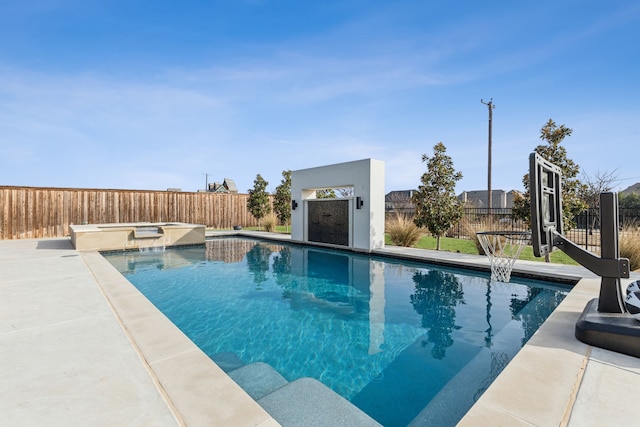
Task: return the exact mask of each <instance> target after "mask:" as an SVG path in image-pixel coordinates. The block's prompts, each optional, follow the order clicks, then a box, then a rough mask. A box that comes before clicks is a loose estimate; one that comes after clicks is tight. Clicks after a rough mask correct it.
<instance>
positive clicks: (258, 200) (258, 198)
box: [247, 174, 271, 228]
mask: <svg viewBox="0 0 640 427" xmlns="http://www.w3.org/2000/svg"><path fill="white" fill-rule="evenodd" d="M267 185H269V183H268V182H267V181H265V180H264V179H263V178H262V176H260V174H258V175H256V179H255V180H254V181H253V188H252V189H250V190H249V198H248V199H247V209H248V210H249V212H251V215H253V217H254V218H255V219H256V220H258V228H260V220H261V219H262V218H264V216H265V215H267V214H269V213H270V212H271V206H270V205H269V194H267V191H266V189H267Z"/></svg>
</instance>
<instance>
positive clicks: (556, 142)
mask: <svg viewBox="0 0 640 427" xmlns="http://www.w3.org/2000/svg"><path fill="white" fill-rule="evenodd" d="M572 133H573V129H570V128H568V127H566V126H565V125H560V126H558V125H556V123H555V122H554V121H553V120H551V119H549V121H548V122H547V123H545V125H544V126H543V127H542V129H540V139H542V140H543V141H546V142H547V145H538V146H537V147H536V148H535V151H536V152H537V153H538V154H540V155H541V156H542V157H544V158H545V159H547V160H548V161H550V162H551V163H553V164H555V165H556V166H558V167H560V169H562V217H563V223H564V227H565V229H567V230H569V229H571V228H573V227H574V226H575V221H574V218H575V217H576V215H578V214H579V213H581V212H582V211H583V210H585V209H586V208H587V204H586V203H585V202H584V201H583V200H582V198H581V194H582V192H583V188H584V186H583V184H582V183H581V182H580V180H579V179H578V178H576V177H577V176H578V173H579V172H580V166H578V165H577V164H576V163H575V162H574V161H573V160H571V159H569V158H568V157H567V150H566V149H565V148H564V147H563V146H562V145H560V144H561V143H562V141H563V140H564V138H566V137H567V136H570V135H571V134H572ZM522 184H523V185H524V188H525V193H524V194H519V193H516V194H515V196H514V200H513V209H512V210H511V212H512V215H513V217H514V218H515V219H521V220H524V221H526V222H528V223H530V222H531V196H530V194H529V174H528V173H527V174H525V175H524V177H523V178H522Z"/></svg>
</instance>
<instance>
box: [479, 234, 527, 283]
mask: <svg viewBox="0 0 640 427" xmlns="http://www.w3.org/2000/svg"><path fill="white" fill-rule="evenodd" d="M476 235H477V236H478V240H479V241H480V245H482V249H484V252H485V254H487V256H488V257H489V259H490V260H491V281H492V282H504V283H508V282H509V280H510V279H511V270H512V269H513V264H515V262H516V260H517V259H518V257H519V256H520V253H521V252H522V250H523V249H524V247H525V246H527V244H528V243H529V240H530V239H531V233H530V232H528V231H482V232H479V233H476Z"/></svg>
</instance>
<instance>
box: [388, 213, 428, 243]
mask: <svg viewBox="0 0 640 427" xmlns="http://www.w3.org/2000/svg"><path fill="white" fill-rule="evenodd" d="M385 229H386V233H387V234H388V235H389V239H391V243H392V244H394V245H396V246H404V247H407V248H410V247H412V246H414V245H415V244H416V242H417V241H418V239H420V237H422V231H421V230H420V228H419V227H418V226H417V225H416V224H415V223H414V222H413V220H412V219H411V218H409V217H408V216H406V215H402V214H396V215H395V216H394V217H393V218H391V219H388V220H387V222H386V224H385Z"/></svg>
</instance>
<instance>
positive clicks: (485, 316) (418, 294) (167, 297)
mask: <svg viewBox="0 0 640 427" xmlns="http://www.w3.org/2000/svg"><path fill="white" fill-rule="evenodd" d="M105 257H106V258H107V259H108V260H109V261H110V262H111V263H112V264H113V265H115V266H116V267H117V268H118V269H119V270H120V271H121V272H122V273H123V274H124V275H125V276H126V277H127V278H128V280H129V281H130V282H131V283H133V284H134V285H135V286H136V287H137V288H138V289H140V291H141V292H142V293H143V294H145V295H146V296H147V298H148V299H149V300H150V301H151V302H152V303H154V304H155V305H156V306H157V307H158V308H159V309H160V310H161V311H162V312H163V313H164V314H165V315H166V316H167V317H168V318H169V319H170V320H171V321H172V322H173V323H175V324H176V325H177V326H178V327H179V328H180V329H181V330H182V331H183V332H184V333H185V334H186V335H187V336H189V338H190V339H191V340H193V341H194V343H196V345H198V346H199V347H200V348H201V349H202V350H203V351H204V352H205V353H207V354H208V355H209V356H211V357H215V355H216V354H220V353H226V352H231V353H235V354H236V355H237V356H238V357H239V358H240V359H241V360H242V361H243V362H244V363H246V364H248V363H252V362H258V361H260V362H266V363H268V364H270V365H271V366H273V367H274V368H275V369H276V370H277V371H278V372H280V373H281V374H282V375H283V376H284V377H285V378H286V379H287V380H289V381H292V380H295V379H297V378H300V377H313V378H316V379H318V380H320V381H322V382H323V383H325V384H326V385H327V386H329V387H331V388H332V389H334V390H335V391H336V392H338V393H340V394H341V395H342V396H344V397H345V398H347V399H349V400H351V401H352V402H353V403H354V404H355V405H356V406H358V407H359V408H361V409H362V410H363V411H365V412H366V413H368V414H369V415H370V416H372V417H373V418H375V419H376V420H378V421H379V422H380V423H382V424H383V425H388V426H394V425H398V426H403V425H408V424H409V423H411V421H412V420H414V419H416V423H422V422H426V421H428V422H430V423H431V424H432V425H455V423H456V422H457V421H458V420H459V419H460V418H461V417H462V416H463V415H464V413H465V412H466V411H467V410H468V409H469V407H470V406H471V405H472V404H473V403H474V401H475V400H477V398H478V397H479V396H480V395H481V394H482V392H483V391H484V390H485V389H486V388H487V387H488V386H489V384H490V383H491V381H493V379H494V378H495V377H496V376H497V375H498V374H499V372H500V371H501V370H502V368H503V367H504V366H505V365H506V364H507V363H508V361H509V360H510V359H511V358H512V357H513V355H514V354H515V353H516V352H517V351H518V350H519V349H520V348H521V347H522V345H524V343H525V342H526V340H527V339H528V338H529V337H530V336H531V335H532V334H533V333H534V332H535V331H536V330H537V328H538V327H539V325H540V324H541V323H542V322H543V321H544V320H545V319H546V318H547V316H548V315H549V314H550V313H551V312H552V311H553V309H555V307H556V306H557V305H558V304H559V303H560V302H561V301H562V299H563V298H564V296H565V295H566V293H567V292H568V290H569V288H568V287H566V286H555V285H553V284H549V283H546V282H541V281H534V280H526V279H520V278H513V280H512V283H510V284H503V283H491V282H490V281H489V274H488V273H486V274H478V273H473V272H469V271H467V270H463V269H451V268H442V267H436V266H432V265H428V264H424V263H417V262H409V261H399V260H390V259H386V258H381V257H370V256H366V255H361V254H353V253H349V252H343V251H331V250H323V249H318V248H312V247H305V246H298V245H286V244H279V243H278V244H275V243H269V242H265V241H257V240H251V239H239V238H225V239H215V240H211V241H207V242H206V245H205V246H200V247H188V248H180V249H168V250H166V251H161V252H153V251H149V252H145V253H140V252H124V253H109V254H105ZM416 417H417V418H416Z"/></svg>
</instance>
